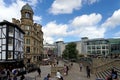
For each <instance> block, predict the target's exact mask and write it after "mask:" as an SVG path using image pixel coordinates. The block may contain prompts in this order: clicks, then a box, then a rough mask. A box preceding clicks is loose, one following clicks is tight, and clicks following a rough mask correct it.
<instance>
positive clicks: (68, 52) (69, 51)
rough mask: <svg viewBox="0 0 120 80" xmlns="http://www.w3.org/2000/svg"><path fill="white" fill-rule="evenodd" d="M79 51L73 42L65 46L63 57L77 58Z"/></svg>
mask: <svg viewBox="0 0 120 80" xmlns="http://www.w3.org/2000/svg"><path fill="white" fill-rule="evenodd" d="M77 56H78V51H77V49H76V43H74V42H71V43H68V44H67V45H66V46H65V50H64V51H63V54H62V57H63V58H65V59H77Z"/></svg>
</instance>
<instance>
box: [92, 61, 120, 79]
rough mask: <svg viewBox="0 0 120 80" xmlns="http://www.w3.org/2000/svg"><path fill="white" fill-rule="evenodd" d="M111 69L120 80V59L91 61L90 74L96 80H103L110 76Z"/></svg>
mask: <svg viewBox="0 0 120 80" xmlns="http://www.w3.org/2000/svg"><path fill="white" fill-rule="evenodd" d="M111 69H114V70H115V71H117V74H118V79H120V59H93V63H92V72H93V73H94V74H95V75H96V79H102V80H105V79H106V77H107V76H109V75H110V74H111Z"/></svg>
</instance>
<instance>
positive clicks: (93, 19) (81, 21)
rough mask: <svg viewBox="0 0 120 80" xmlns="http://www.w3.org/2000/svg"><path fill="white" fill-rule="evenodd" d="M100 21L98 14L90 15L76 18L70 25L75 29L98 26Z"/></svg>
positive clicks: (100, 17)
mask: <svg viewBox="0 0 120 80" xmlns="http://www.w3.org/2000/svg"><path fill="white" fill-rule="evenodd" d="M101 19H102V16H101V15H100V14H96V13H92V14H90V15H82V16H77V17H76V18H74V19H73V21H72V25H74V26H76V27H85V26H92V25H96V24H98V22H100V21H101Z"/></svg>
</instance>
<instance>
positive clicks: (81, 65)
mask: <svg viewBox="0 0 120 80" xmlns="http://www.w3.org/2000/svg"><path fill="white" fill-rule="evenodd" d="M79 66H80V71H82V67H83V64H82V63H80V64H79Z"/></svg>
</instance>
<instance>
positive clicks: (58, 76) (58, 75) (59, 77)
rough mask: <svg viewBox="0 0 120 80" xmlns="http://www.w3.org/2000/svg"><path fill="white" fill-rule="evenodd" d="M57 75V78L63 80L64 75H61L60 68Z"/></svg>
mask: <svg viewBox="0 0 120 80" xmlns="http://www.w3.org/2000/svg"><path fill="white" fill-rule="evenodd" d="M56 77H57V80H63V77H62V75H61V73H60V71H59V70H58V71H57V73H56Z"/></svg>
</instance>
